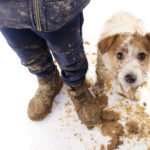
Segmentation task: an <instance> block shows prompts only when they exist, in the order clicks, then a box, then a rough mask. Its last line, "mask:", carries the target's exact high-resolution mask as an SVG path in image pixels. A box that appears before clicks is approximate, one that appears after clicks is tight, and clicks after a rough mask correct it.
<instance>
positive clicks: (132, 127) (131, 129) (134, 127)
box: [126, 120, 139, 134]
mask: <svg viewBox="0 0 150 150" xmlns="http://www.w3.org/2000/svg"><path fill="white" fill-rule="evenodd" d="M126 130H127V131H128V133H131V134H138V133H139V126H138V122H137V121H134V120H131V121H129V122H127V123H126Z"/></svg>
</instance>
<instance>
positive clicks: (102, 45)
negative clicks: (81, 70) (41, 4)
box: [98, 34, 119, 54]
mask: <svg viewBox="0 0 150 150" xmlns="http://www.w3.org/2000/svg"><path fill="white" fill-rule="evenodd" d="M118 37H119V34H114V35H111V36H108V37H106V38H104V39H102V40H101V41H100V42H99V43H98V49H99V50H100V51H101V54H104V53H106V52H107V51H109V50H110V48H111V46H112V45H113V43H114V42H115V41H116V39H117V38H118Z"/></svg>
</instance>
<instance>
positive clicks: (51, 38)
mask: <svg viewBox="0 0 150 150" xmlns="http://www.w3.org/2000/svg"><path fill="white" fill-rule="evenodd" d="M82 24H83V14H82V13H81V14H79V15H78V16H77V17H76V18H75V19H74V20H72V21H70V23H68V24H67V25H65V26H64V27H62V28H61V29H59V30H57V31H54V32H39V31H34V32H36V33H37V34H39V35H40V36H42V37H43V38H44V39H45V40H46V41H47V45H48V46H49V49H50V50H51V51H52V53H53V55H54V57H55V59H56V60H57V62H58V64H59V66H60V68H61V73H62V78H63V80H64V82H65V83H66V84H67V85H73V84H78V83H81V82H83V81H84V80H85V74H86V72H87V69H88V63H87V59H86V56H85V52H84V47H83V39H82Z"/></svg>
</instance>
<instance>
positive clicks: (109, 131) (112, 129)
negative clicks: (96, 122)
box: [101, 111, 124, 150]
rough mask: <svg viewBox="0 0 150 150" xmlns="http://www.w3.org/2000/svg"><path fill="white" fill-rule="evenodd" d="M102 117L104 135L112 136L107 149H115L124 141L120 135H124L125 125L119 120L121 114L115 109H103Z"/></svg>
mask: <svg viewBox="0 0 150 150" xmlns="http://www.w3.org/2000/svg"><path fill="white" fill-rule="evenodd" d="M101 118H102V119H101V120H102V125H101V132H102V134H103V136H110V137H111V138H112V139H111V140H110V144H109V145H108V146H107V149H108V150H113V149H115V148H117V147H118V146H119V145H120V144H122V143H123V142H122V141H121V140H120V137H121V136H123V134H124V129H123V126H122V125H121V124H120V123H119V122H117V120H118V119H119V114H118V113H116V112H113V111H103V112H102V116H101Z"/></svg>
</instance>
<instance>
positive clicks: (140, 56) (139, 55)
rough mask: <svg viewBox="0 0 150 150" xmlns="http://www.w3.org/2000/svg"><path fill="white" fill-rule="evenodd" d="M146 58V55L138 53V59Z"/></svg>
mask: <svg viewBox="0 0 150 150" xmlns="http://www.w3.org/2000/svg"><path fill="white" fill-rule="evenodd" d="M145 57H146V54H145V53H138V59H139V60H144V59H145Z"/></svg>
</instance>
